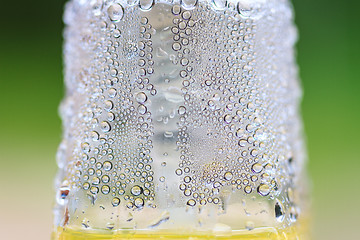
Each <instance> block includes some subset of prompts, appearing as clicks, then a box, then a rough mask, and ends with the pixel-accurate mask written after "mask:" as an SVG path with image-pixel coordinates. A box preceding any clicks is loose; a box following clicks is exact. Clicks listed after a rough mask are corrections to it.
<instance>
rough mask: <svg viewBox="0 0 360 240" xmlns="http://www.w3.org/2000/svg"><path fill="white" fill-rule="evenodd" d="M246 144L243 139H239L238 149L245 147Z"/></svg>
mask: <svg viewBox="0 0 360 240" xmlns="http://www.w3.org/2000/svg"><path fill="white" fill-rule="evenodd" d="M246 143H247V141H246V140H245V139H240V140H239V146H240V147H245V145H246Z"/></svg>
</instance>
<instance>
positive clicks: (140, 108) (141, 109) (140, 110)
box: [138, 104, 147, 115]
mask: <svg viewBox="0 0 360 240" xmlns="http://www.w3.org/2000/svg"><path fill="white" fill-rule="evenodd" d="M138 111H139V113H140V114H141V115H144V114H145V113H146V111H147V108H146V107H145V106H144V105H142V104H141V105H139V107H138Z"/></svg>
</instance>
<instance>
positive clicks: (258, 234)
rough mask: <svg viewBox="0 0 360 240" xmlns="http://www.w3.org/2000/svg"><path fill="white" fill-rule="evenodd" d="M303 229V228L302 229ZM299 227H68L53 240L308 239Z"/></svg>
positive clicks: (58, 232)
mask: <svg viewBox="0 0 360 240" xmlns="http://www.w3.org/2000/svg"><path fill="white" fill-rule="evenodd" d="M301 228H302V227H301ZM302 230H303V229H302ZM302 230H300V229H299V228H298V227H289V228H286V229H282V230H277V229H275V228H258V229H253V230H251V231H247V230H242V231H231V232H227V233H217V234H214V233H211V232H189V233H186V232H185V233H184V232H182V233H180V232H176V231H173V232H167V231H153V232H151V231H146V232H144V231H126V232H125V231H110V232H109V233H105V232H101V233H100V232H95V231H91V232H89V231H81V230H71V229H68V228H65V229H63V228H58V230H57V232H56V233H54V234H53V237H52V240H100V239H104V240H151V239H159V240H172V239H176V240H215V239H216V240H218V239H219V240H220V239H229V240H243V239H253V240H305V239H308V238H307V237H306V235H305V233H306V232H304V231H302Z"/></svg>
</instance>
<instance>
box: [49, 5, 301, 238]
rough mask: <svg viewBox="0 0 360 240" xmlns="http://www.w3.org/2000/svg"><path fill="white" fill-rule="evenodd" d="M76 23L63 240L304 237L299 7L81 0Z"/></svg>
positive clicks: (60, 221)
mask: <svg viewBox="0 0 360 240" xmlns="http://www.w3.org/2000/svg"><path fill="white" fill-rule="evenodd" d="M64 20H65V23H66V29H65V34H64V35H65V47H64V61H65V83H66V96H65V98H64V100H63V102H62V104H61V107H60V112H61V116H62V119H63V126H64V132H63V141H62V143H61V144H60V147H59V150H58V155H57V161H58V165H59V172H58V176H57V178H56V181H55V184H56V191H57V192H56V207H55V221H54V226H55V230H54V234H53V239H54V240H75V239H76V240H80V239H84V240H85V239H299V238H301V239H304V237H303V236H302V230H300V229H301V228H300V227H299V226H300V224H299V222H301V221H299V219H304V217H303V216H304V215H306V214H303V212H304V210H305V208H306V207H305V206H304V205H305V203H306V202H305V201H304V198H303V197H302V196H303V195H304V192H305V191H304V185H305V184H304V182H305V180H304V179H305V177H304V167H303V166H304V159H305V151H304V147H303V141H302V127H301V120H300V118H299V109H298V107H299V101H300V97H301V90H300V88H299V83H298V79H297V66H296V64H295V62H294V48H293V47H294V43H295V41H296V38H297V37H296V29H295V28H294V25H293V19H292V8H291V5H290V4H289V1H287V0H230V1H225V0H183V1H166V0H158V1H153V0H140V1H138V0H127V1H126V0H123V1H118V0H71V1H69V2H68V3H67V5H66V12H65V17H64ZM301 211H302V212H301Z"/></svg>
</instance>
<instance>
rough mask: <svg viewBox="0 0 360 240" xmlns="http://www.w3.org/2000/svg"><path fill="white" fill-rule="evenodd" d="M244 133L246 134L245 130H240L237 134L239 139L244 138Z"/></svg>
mask: <svg viewBox="0 0 360 240" xmlns="http://www.w3.org/2000/svg"><path fill="white" fill-rule="evenodd" d="M244 133H245V131H244V129H241V128H239V129H238V130H237V131H236V133H235V134H236V136H237V137H238V138H241V137H242V136H244Z"/></svg>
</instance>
